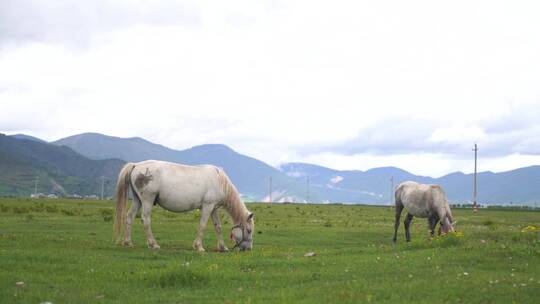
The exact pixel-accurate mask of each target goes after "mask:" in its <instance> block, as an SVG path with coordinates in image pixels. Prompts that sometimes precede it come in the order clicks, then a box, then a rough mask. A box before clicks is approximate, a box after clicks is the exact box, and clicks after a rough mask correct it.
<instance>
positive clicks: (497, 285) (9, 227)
mask: <svg viewBox="0 0 540 304" xmlns="http://www.w3.org/2000/svg"><path fill="white" fill-rule="evenodd" d="M248 208H249V209H250V210H252V211H253V212H254V213H255V218H256V226H255V228H256V229H255V231H256V234H255V236H254V250H253V251H251V252H236V251H232V252H228V253H218V252H215V249H216V245H217V241H216V237H215V232H214V229H213V227H212V224H211V222H210V223H209V225H208V227H207V230H206V234H205V242H204V244H205V248H206V249H207V252H205V253H197V252H195V251H193V250H192V249H191V244H192V241H193V239H194V238H195V230H196V226H197V223H198V219H199V213H198V212H190V213H184V214H176V213H170V212H167V211H164V210H163V209H161V208H155V209H154V212H153V218H152V219H153V222H152V225H153V230H154V235H155V237H156V239H157V241H158V243H159V244H160V245H161V250H159V251H153V250H150V249H148V248H147V247H146V241H145V237H144V231H143V227H142V224H141V222H140V219H138V220H137V222H136V223H135V224H134V231H133V239H134V243H135V246H134V247H133V248H124V247H120V246H116V245H114V244H113V243H112V215H113V203H112V202H110V201H77V200H62V199H58V200H31V199H8V198H5V199H0V303H42V302H51V303H210V302H214V303H370V302H373V303H381V302H391V303H408V302H419V303H446V302H449V303H458V302H460V303H512V302H515V303H539V302H540V231H538V230H536V229H534V227H538V226H540V212H535V211H513V210H504V211H503V210H480V211H479V213H478V214H476V215H473V214H472V212H471V211H470V210H464V209H461V210H460V209H456V210H454V215H455V218H456V219H457V220H458V221H459V223H458V226H457V229H458V233H456V234H453V235H446V236H442V237H438V238H435V239H433V240H430V239H429V238H428V231H427V223H426V221H425V220H424V219H418V218H415V219H414V220H413V224H412V227H411V235H412V242H410V243H406V242H405V238H404V231H403V223H402V224H401V226H400V231H399V232H400V234H399V238H398V243H397V245H396V246H393V245H392V242H391V239H392V234H393V218H394V210H393V209H392V208H390V207H370V206H345V205H295V204H289V205H281V204H271V205H270V204H248ZM221 217H222V219H223V226H224V234H225V237H226V239H227V240H228V234H229V229H230V227H231V222H230V218H229V217H228V215H227V214H226V213H225V211H224V210H221ZM403 219H404V216H403V217H402V220H403ZM528 226H529V227H528ZM530 226H533V227H530ZM527 227H528V228H527ZM228 244H229V247H232V245H231V244H230V241H228ZM308 252H314V253H315V256H312V257H306V256H304V255H305V254H306V253H308ZM17 282H24V283H22V284H21V283H19V284H18V285H17V284H16V283H17Z"/></svg>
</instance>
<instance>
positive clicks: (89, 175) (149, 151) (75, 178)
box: [0, 133, 540, 204]
mask: <svg viewBox="0 0 540 304" xmlns="http://www.w3.org/2000/svg"><path fill="white" fill-rule="evenodd" d="M147 159H157V160H165V161H171V162H177V163H184V164H191V165H197V164H214V165H216V166H219V167H222V168H224V169H225V171H226V172H227V174H228V175H229V177H230V178H231V180H232V181H233V183H234V184H235V185H236V186H237V188H238V190H239V191H240V192H241V194H242V196H243V197H244V199H246V200H254V201H268V200H269V196H270V187H271V189H272V193H271V196H272V201H295V202H303V201H306V200H308V201H310V202H343V203H375V204H386V203H389V202H390V193H391V187H392V185H391V178H392V179H393V185H394V186H395V185H397V184H398V183H400V182H402V181H405V180H414V181H418V182H421V183H436V184H440V185H441V186H443V188H444V189H445V190H446V192H447V194H448V197H449V200H450V201H452V202H454V203H465V202H469V201H470V200H471V197H472V179H473V176H472V174H463V173H461V172H456V173H451V174H448V175H445V176H443V177H440V178H432V177H427V176H417V175H414V174H412V173H410V172H407V171H405V170H402V169H399V168H395V167H383V168H374V169H370V170H367V171H358V170H334V169H330V168H326V167H322V166H318V165H313V164H305V163H286V164H282V165H281V166H280V167H279V168H275V167H272V166H270V165H268V164H266V163H264V162H262V161H260V160H257V159H255V158H252V157H249V156H245V155H242V154H240V153H237V152H235V151H234V150H232V149H231V148H229V147H227V146H225V145H221V144H207V145H200V146H195V147H192V148H190V149H186V150H174V149H170V148H168V147H165V146H162V145H158V144H155V143H152V142H149V141H147V140H145V139H143V138H140V137H133V138H120V137H113V136H107V135H103V134H98V133H83V134H79V135H74V136H70V137H66V138H63V139H60V140H57V141H53V142H50V143H48V142H46V141H43V140H41V139H38V138H35V137H31V136H28V135H23V134H18V135H11V136H5V135H0V170H2V172H9V174H7V175H3V176H2V177H1V178H0V195H29V194H30V193H31V192H32V191H33V188H34V187H35V180H36V177H37V176H39V181H40V182H39V188H40V189H43V190H40V191H41V192H47V193H57V194H61V195H66V194H68V193H77V194H80V195H87V194H99V191H100V187H101V182H102V179H103V178H104V179H105V180H106V181H108V183H107V184H106V185H105V193H106V195H108V196H110V195H112V194H113V190H114V187H113V186H114V184H115V182H116V181H115V180H116V175H117V174H118V171H119V169H120V168H121V166H122V165H123V164H124V163H125V162H138V161H142V160H147ZM539 177H540V166H531V167H525V168H520V169H516V170H512V171H508V172H502V173H493V172H481V173H479V174H478V184H479V187H478V197H479V201H480V202H481V203H483V204H493V203H497V204H508V203H515V204H534V203H535V202H538V201H540V187H538V180H539ZM270 184H271V186H270Z"/></svg>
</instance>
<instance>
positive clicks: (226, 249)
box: [219, 247, 229, 252]
mask: <svg viewBox="0 0 540 304" xmlns="http://www.w3.org/2000/svg"><path fill="white" fill-rule="evenodd" d="M219 252H229V248H227V247H220V248H219Z"/></svg>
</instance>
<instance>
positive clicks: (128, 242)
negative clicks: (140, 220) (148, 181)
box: [124, 196, 141, 247]
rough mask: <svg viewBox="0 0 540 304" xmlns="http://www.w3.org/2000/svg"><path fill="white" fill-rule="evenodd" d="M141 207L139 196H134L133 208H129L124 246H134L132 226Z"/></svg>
mask: <svg viewBox="0 0 540 304" xmlns="http://www.w3.org/2000/svg"><path fill="white" fill-rule="evenodd" d="M140 207H141V201H140V200H139V199H138V198H137V196H134V197H133V204H132V205H131V208H130V209H129V211H128V213H127V216H126V231H125V235H124V246H128V247H131V246H133V242H132V241H131V227H132V225H133V221H134V220H135V217H136V216H137V211H138V210H139V208H140Z"/></svg>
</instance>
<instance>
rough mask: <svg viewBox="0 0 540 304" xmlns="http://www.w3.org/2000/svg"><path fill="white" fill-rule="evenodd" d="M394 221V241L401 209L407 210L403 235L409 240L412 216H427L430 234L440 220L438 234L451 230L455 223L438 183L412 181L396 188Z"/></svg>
mask: <svg viewBox="0 0 540 304" xmlns="http://www.w3.org/2000/svg"><path fill="white" fill-rule="evenodd" d="M395 197H396V222H395V224H394V239H393V241H394V243H395V242H396V240H397V231H398V228H399V219H400V217H401V212H402V211H403V209H405V210H406V211H407V217H406V218H405V221H404V222H403V224H404V225H405V237H406V239H407V242H410V241H411V234H410V232H409V227H410V225H411V221H412V219H413V217H414V216H417V217H421V218H427V219H428V225H429V230H430V232H431V236H433V235H434V234H435V226H436V225H437V223H438V222H439V221H440V222H441V226H440V228H439V234H440V233H441V230H442V232H444V233H447V232H453V231H454V224H455V223H456V222H455V221H454V219H453V217H452V212H451V211H450V206H449V205H448V200H447V198H446V193H445V192H444V190H443V189H442V188H441V186H439V185H425V184H419V183H416V182H412V181H406V182H403V183H401V184H399V186H398V187H397V188H396V192H395Z"/></svg>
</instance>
